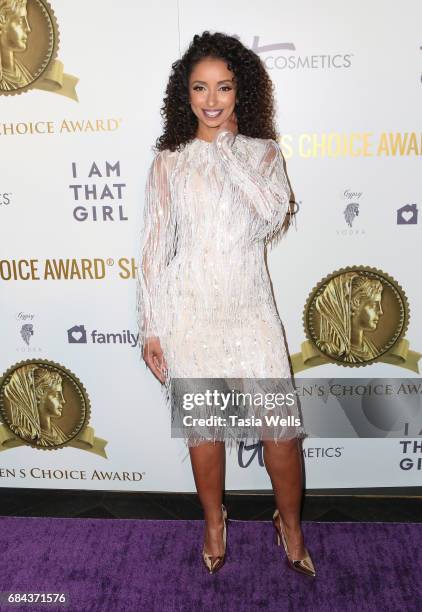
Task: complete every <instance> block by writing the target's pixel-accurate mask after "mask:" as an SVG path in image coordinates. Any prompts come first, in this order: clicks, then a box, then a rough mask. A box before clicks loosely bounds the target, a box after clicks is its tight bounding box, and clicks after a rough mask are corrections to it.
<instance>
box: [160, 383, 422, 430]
mask: <svg viewBox="0 0 422 612" xmlns="http://www.w3.org/2000/svg"><path fill="white" fill-rule="evenodd" d="M170 396H171V408H172V434H171V435H172V437H175V438H179V437H183V438H186V437H188V438H189V437H192V438H194V437H195V436H197V437H206V438H212V439H222V440H223V439H225V438H228V437H235V438H237V439H238V438H244V439H253V438H260V439H263V440H265V439H277V438H283V437H286V438H287V437H292V436H293V435H294V433H295V432H296V433H299V434H303V435H306V436H307V437H314V438H315V437H316V438H410V437H412V438H420V437H422V407H421V403H422V401H421V398H422V379H421V378H416V377H415V378H296V380H295V381H294V383H293V382H292V380H291V379H290V378H288V379H280V378H263V379H251V378H243V379H229V378H218V379H217V378H189V379H188V378H185V379H181V378H175V379H173V380H172V383H171V387H170Z"/></svg>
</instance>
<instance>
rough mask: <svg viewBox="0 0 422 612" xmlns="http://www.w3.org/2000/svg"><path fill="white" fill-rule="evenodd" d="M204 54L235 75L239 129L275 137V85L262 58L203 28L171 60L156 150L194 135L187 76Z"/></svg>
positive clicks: (237, 42)
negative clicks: (183, 51)
mask: <svg viewBox="0 0 422 612" xmlns="http://www.w3.org/2000/svg"><path fill="white" fill-rule="evenodd" d="M206 57H213V58H216V59H222V60H224V61H225V62H226V63H227V68H228V69H229V70H231V71H232V72H233V73H234V75H235V78H236V81H237V99H238V102H237V103H236V107H235V112H236V117H237V125H238V131H239V133H240V134H244V135H245V136H252V137H253V138H271V139H273V140H275V139H276V138H277V134H276V129H275V125H274V114H275V108H274V85H273V83H272V81H271V79H270V77H269V75H268V73H267V70H266V68H265V66H264V63H263V62H262V60H261V58H260V57H259V56H258V55H257V54H256V53H255V52H254V51H252V50H251V49H247V48H246V47H245V46H244V45H243V44H242V43H241V42H240V40H239V39H238V38H235V37H234V36H228V35H227V34H223V33H221V32H215V33H214V34H211V33H210V32H209V31H208V30H205V31H204V32H202V34H201V35H199V34H195V36H194V37H193V40H192V42H191V43H190V45H189V47H188V49H187V51H186V52H185V53H184V55H183V57H182V58H181V59H179V60H177V61H176V62H174V63H173V64H172V72H171V74H170V77H169V81H168V84H167V88H166V95H165V97H164V101H163V106H162V107H161V110H160V114H161V116H162V117H163V119H164V133H163V134H162V135H161V136H160V137H159V138H157V141H156V146H155V148H156V150H157V151H163V150H164V149H170V150H171V151H175V150H179V149H180V147H181V146H182V145H184V144H186V143H187V142H189V141H191V140H192V139H193V138H195V136H196V131H197V127H198V119H197V117H196V115H195V114H194V113H193V111H192V109H191V107H190V104H189V77H190V74H191V72H192V69H193V67H194V66H195V64H197V63H198V62H199V61H201V60H202V59H204V58H206Z"/></svg>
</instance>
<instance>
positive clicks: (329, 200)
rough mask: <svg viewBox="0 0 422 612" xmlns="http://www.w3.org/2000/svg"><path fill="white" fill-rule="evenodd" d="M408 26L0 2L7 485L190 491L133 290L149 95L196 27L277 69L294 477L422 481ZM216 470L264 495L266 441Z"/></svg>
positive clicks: (415, 161)
mask: <svg viewBox="0 0 422 612" xmlns="http://www.w3.org/2000/svg"><path fill="white" fill-rule="evenodd" d="M208 8H209V7H208ZM258 9H259V10H258ZM421 20H422V6H421V4H420V3H418V2H416V1H413V0H404V1H403V2H401V3H400V4H396V3H393V2H387V3H386V2H384V1H382V0H374V1H373V2H371V3H370V4H369V5H368V4H365V3H363V2H358V3H349V2H346V1H343V2H332V1H331V0H323V1H321V2H319V3H318V5H317V6H316V5H315V3H312V2H311V1H310V0H298V1H296V2H294V3H293V2H286V1H281V2H280V1H277V2H276V1H275V0H271V1H270V0H263V1H261V2H260V3H259V7H258V6H255V4H253V3H252V4H246V5H245V3H244V2H242V1H241V0H230V1H229V2H222V1H221V0H216V1H215V2H213V4H212V10H208V9H207V10H205V11H204V9H203V7H202V5H201V4H198V3H197V2H194V0H179V2H176V0H172V1H170V0H168V1H165V2H159V3H153V2H152V3H136V2H132V1H130V0H121V1H120V2H119V3H118V4H117V3H116V2H111V0H90V2H82V0H72V2H69V1H68V0H51V1H50V2H47V0H0V109H1V111H0V154H1V167H0V168H1V169H0V172H1V174H0V231H1V237H0V238H1V242H0V299H1V301H0V303H1V317H0V330H1V351H0V377H1V378H0V421H1V424H0V486H4V487H6V486H7V487H40V488H75V489H104V490H105V489H108V490H125V491H194V490H195V487H194V481H193V477H192V473H191V467H190V461H189V456H188V451H187V448H186V446H185V445H184V442H183V440H181V439H174V438H171V432H170V414H169V412H168V409H167V407H166V405H165V402H164V397H163V394H162V389H161V386H160V383H159V382H158V381H157V380H156V379H155V378H154V377H153V375H152V374H151V373H150V371H149V370H147V368H146V366H145V363H144V362H143V360H142V358H141V355H140V354H139V348H138V347H137V339H138V336H137V319H136V305H135V302H136V276H137V266H138V264H139V255H140V254H139V233H140V227H141V220H142V212H143V197H144V185H145V180H146V174H147V170H148V168H149V166H150V164H151V161H152V158H153V150H152V146H153V144H154V142H155V140H156V138H157V137H158V136H159V135H160V133H161V132H160V129H161V118H160V113H159V109H160V107H161V104H162V100H163V96H164V90H165V86H166V83H167V79H168V76H169V73H170V68H171V64H172V62H174V61H175V60H176V59H178V58H179V57H180V56H181V54H182V53H183V52H184V50H185V49H186V48H187V46H188V44H189V42H190V40H191V39H192V37H193V35H194V34H195V33H201V32H202V31H204V30H210V31H221V32H225V33H227V34H230V35H235V36H238V37H239V38H240V40H241V41H242V42H243V43H244V44H245V45H246V46H248V47H250V48H251V49H253V50H254V51H255V52H256V53H258V54H259V56H260V57H261V58H262V60H263V62H264V63H265V65H266V67H267V69H268V71H269V74H270V76H271V78H272V80H273V82H274V86H275V94H276V98H277V126H278V130H279V134H280V136H279V142H280V145H281V147H282V150H283V153H284V157H285V160H286V167H287V174H288V177H289V180H290V183H291V187H292V191H293V198H294V202H295V204H294V207H295V211H296V214H295V224H294V225H293V227H292V228H291V229H290V231H289V232H288V234H287V235H286V237H285V238H284V239H283V240H282V241H281V242H280V243H279V244H278V245H277V246H276V248H274V249H271V250H269V252H268V258H267V259H268V268H269V271H270V274H271V278H272V282H273V289H274V295H275V298H276V302H277V306H278V310H279V314H280V317H281V319H282V321H283V324H284V329H285V332H286V338H287V344H288V348H289V352H290V355H291V359H292V364H293V367H294V371H295V375H296V383H297V385H298V390H299V393H300V396H301V398H302V400H303V409H304V416H305V417H306V418H305V426H306V425H307V426H308V430H309V431H310V432H311V434H312V435H310V436H309V437H308V438H307V439H306V440H305V441H304V445H303V448H304V456H305V466H306V486H307V488H308V489H315V488H316V489H318V488H343V487H358V488H365V487H403V486H417V485H420V484H421V481H422V438H421V432H422V419H421V416H420V414H421V411H420V396H421V393H422V384H421V383H422V379H421V378H420V372H419V360H420V357H421V354H420V353H419V352H418V351H422V301H421V298H422V288H421V282H420V267H421V255H420V244H421V220H420V210H421V203H422V184H421V179H420V177H421V171H420V167H421V156H422V129H421V128H422V126H421V113H420V109H421V104H422V76H421V75H422V36H421V32H420V27H419V25H420V23H421ZM226 487H227V489H240V490H255V489H262V490H265V489H270V482H269V479H268V476H267V473H266V471H265V467H264V463H263V455H262V448H261V446H260V445H254V444H252V443H251V444H248V443H245V444H243V443H242V444H240V445H239V447H238V448H236V449H233V450H232V452H230V453H228V457H227V479H226Z"/></svg>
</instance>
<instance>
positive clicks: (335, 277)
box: [291, 266, 421, 372]
mask: <svg viewBox="0 0 422 612" xmlns="http://www.w3.org/2000/svg"><path fill="white" fill-rule="evenodd" d="M408 323H409V305H408V301H407V298H406V295H405V293H404V291H403V289H402V288H401V287H400V285H399V284H398V283H397V281H395V280H394V279H393V278H392V277H391V276H389V275H388V274H386V273H385V272H382V271H381V270H377V269H376V268H371V267H368V266H356V267H347V268H342V269H340V270H337V271H335V272H333V273H332V274H329V275H328V276H326V277H325V278H323V279H322V280H321V281H320V282H319V283H318V284H317V286H316V287H314V289H313V290H312V291H311V293H310V295H309V297H308V299H307V301H306V305H305V308H304V313H303V324H304V328H305V334H306V336H307V338H308V341H305V342H304V343H302V352H301V353H298V354H296V355H293V356H292V357H291V359H292V365H293V369H294V371H295V372H299V371H301V370H305V369H307V368H309V367H314V366H317V365H321V364H323V363H329V362H331V363H337V364H338V365H342V366H347V367H359V366H366V365H369V364H371V363H374V362H377V361H382V362H385V363H391V364H395V365H399V366H401V367H405V368H408V369H411V370H413V371H415V372H419V369H418V360H419V359H420V357H421V354H420V353H416V352H414V351H411V350H409V341H408V340H406V339H405V338H404V337H403V336H404V334H405V333H406V330H407V327H408Z"/></svg>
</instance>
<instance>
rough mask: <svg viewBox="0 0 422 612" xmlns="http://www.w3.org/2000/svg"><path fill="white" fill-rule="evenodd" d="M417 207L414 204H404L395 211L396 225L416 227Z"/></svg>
mask: <svg viewBox="0 0 422 612" xmlns="http://www.w3.org/2000/svg"><path fill="white" fill-rule="evenodd" d="M418 212H419V211H418V207H417V205H416V204H406V205H405V206H402V207H401V208H398V209H397V225H416V224H417V222H418Z"/></svg>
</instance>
